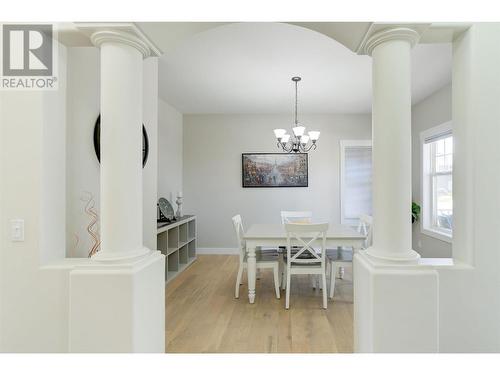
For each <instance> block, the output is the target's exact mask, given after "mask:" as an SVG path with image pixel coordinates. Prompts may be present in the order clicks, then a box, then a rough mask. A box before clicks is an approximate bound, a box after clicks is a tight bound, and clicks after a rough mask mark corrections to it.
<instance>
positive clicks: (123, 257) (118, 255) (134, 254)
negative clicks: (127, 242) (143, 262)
mask: <svg viewBox="0 0 500 375" xmlns="http://www.w3.org/2000/svg"><path fill="white" fill-rule="evenodd" d="M150 253H151V250H150V249H148V248H147V247H142V248H140V249H137V250H132V251H126V252H117V251H102V250H101V251H98V252H97V253H96V254H95V255H94V256H92V260H96V261H98V262H129V261H131V260H133V259H136V258H137V259H138V258H142V257H143V256H145V255H148V254H150Z"/></svg>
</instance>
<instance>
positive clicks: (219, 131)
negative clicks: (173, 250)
mask: <svg viewBox="0 0 500 375" xmlns="http://www.w3.org/2000/svg"><path fill="white" fill-rule="evenodd" d="M301 121H302V122H303V124H304V125H305V126H307V127H308V129H311V130H312V129H317V130H320V131H321V138H320V140H319V144H318V149H317V150H316V151H312V152H310V153H309V187H307V188H242V186H241V154H242V153H244V152H279V150H278V149H277V148H276V143H275V138H274V134H273V129H275V128H278V127H279V128H289V127H290V125H291V124H292V122H293V119H292V117H291V116H289V115H185V116H184V142H183V144H184V150H183V158H184V160H183V163H184V165H183V180H184V197H185V212H186V213H189V214H196V215H197V216H198V239H199V240H198V246H199V247H200V248H202V249H203V248H210V249H213V248H216V249H219V250H221V249H226V250H225V251H231V249H234V248H236V240H235V237H234V233H233V228H232V224H231V217H232V216H233V215H235V214H241V215H242V217H243V220H244V224H245V225H246V226H249V225H250V224H252V223H258V222H261V223H277V222H279V221H280V211H281V210H312V211H313V213H314V215H315V216H316V217H319V218H325V219H328V220H329V221H331V222H333V223H339V222H340V196H339V152H340V151H339V141H340V140H341V139H371V117H370V115H309V116H305V115H302V116H301ZM222 251H224V250H222Z"/></svg>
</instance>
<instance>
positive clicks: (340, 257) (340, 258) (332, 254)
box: [326, 249, 352, 262]
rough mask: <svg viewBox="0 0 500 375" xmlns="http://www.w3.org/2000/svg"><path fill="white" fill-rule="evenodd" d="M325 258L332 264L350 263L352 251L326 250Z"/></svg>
mask: <svg viewBox="0 0 500 375" xmlns="http://www.w3.org/2000/svg"><path fill="white" fill-rule="evenodd" d="M326 256H327V257H328V259H329V260H330V261H333V262H352V250H347V249H327V250H326Z"/></svg>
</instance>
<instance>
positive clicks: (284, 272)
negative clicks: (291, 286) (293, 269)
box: [281, 266, 286, 290]
mask: <svg viewBox="0 0 500 375" xmlns="http://www.w3.org/2000/svg"><path fill="white" fill-rule="evenodd" d="M281 289H282V290H285V289H286V266H284V267H283V270H282V271H281Z"/></svg>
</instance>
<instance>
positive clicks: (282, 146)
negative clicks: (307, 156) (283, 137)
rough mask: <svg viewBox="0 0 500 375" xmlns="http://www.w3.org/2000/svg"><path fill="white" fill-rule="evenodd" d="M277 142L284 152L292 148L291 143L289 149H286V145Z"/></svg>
mask: <svg viewBox="0 0 500 375" xmlns="http://www.w3.org/2000/svg"><path fill="white" fill-rule="evenodd" d="M278 144H279V146H281V148H282V149H283V151H285V152H291V151H292V150H293V144H292V145H290V149H288V148H287V147H286V145H283V144H282V143H278Z"/></svg>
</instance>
